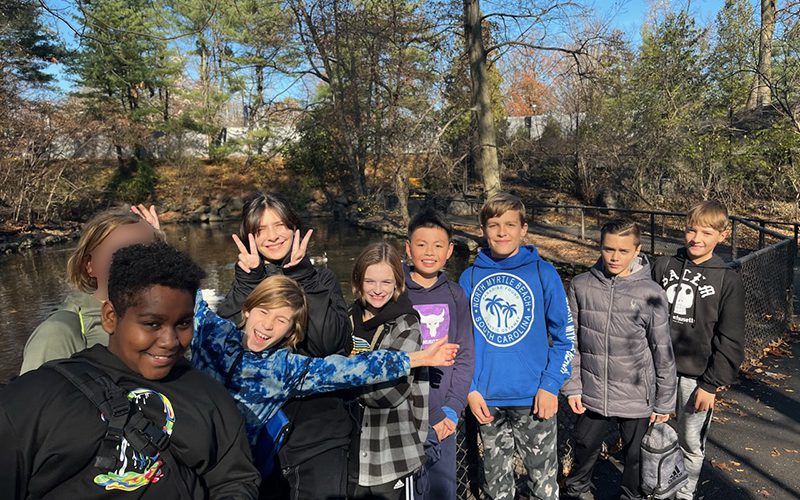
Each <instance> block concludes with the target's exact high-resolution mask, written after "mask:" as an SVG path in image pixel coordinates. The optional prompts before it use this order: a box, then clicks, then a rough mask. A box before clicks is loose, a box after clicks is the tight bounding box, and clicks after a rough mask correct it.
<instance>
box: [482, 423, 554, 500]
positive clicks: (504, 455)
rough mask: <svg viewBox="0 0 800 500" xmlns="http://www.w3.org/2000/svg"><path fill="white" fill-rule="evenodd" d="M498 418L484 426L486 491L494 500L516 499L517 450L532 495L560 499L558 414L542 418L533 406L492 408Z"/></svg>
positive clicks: (539, 497) (549, 499) (548, 499)
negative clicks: (533, 411)
mask: <svg viewBox="0 0 800 500" xmlns="http://www.w3.org/2000/svg"><path fill="white" fill-rule="evenodd" d="M490 411H491V413H492V416H494V421H492V423H491V424H488V425H481V426H480V431H481V440H482V441H483V468H484V473H485V476H486V477H485V481H486V484H484V487H483V490H484V492H485V493H486V494H487V495H488V496H489V497H490V498H492V499H494V500H514V493H515V484H514V466H513V465H512V459H513V456H514V451H515V450H516V451H517V453H519V455H520V457H522V462H523V464H524V465H525V470H526V471H527V473H528V488H529V489H530V491H531V493H532V495H533V496H532V497H531V498H537V499H541V500H551V499H557V498H558V483H557V482H556V479H557V475H558V454H557V453H556V417H553V418H551V419H550V420H544V421H542V420H538V419H537V418H535V417H534V416H533V415H531V410H530V408H490Z"/></svg>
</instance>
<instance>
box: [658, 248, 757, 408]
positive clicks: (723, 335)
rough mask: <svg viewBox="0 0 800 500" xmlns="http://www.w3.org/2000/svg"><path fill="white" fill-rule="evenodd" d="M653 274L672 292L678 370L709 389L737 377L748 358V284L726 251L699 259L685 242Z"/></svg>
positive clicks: (672, 323) (713, 390) (660, 261)
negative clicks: (725, 255)
mask: <svg viewBox="0 0 800 500" xmlns="http://www.w3.org/2000/svg"><path fill="white" fill-rule="evenodd" d="M653 279H655V280H656V282H657V283H658V284H660V285H661V287H662V288H664V290H666V292H667V298H668V299H669V304H670V333H671V336H672V347H673V350H674V352H675V365H676V368H677V372H678V375H681V376H686V377H691V378H696V379H697V383H698V385H699V386H700V387H701V388H702V389H703V390H705V391H707V392H711V393H713V392H715V391H716V390H717V388H719V387H722V386H725V385H729V384H731V383H732V382H733V381H734V380H736V376H737V373H738V372H739V365H741V363H742V361H743V360H744V298H745V297H744V287H743V286H742V279H741V277H740V276H739V273H737V272H736V271H735V270H734V269H733V268H731V267H730V265H728V264H727V263H726V262H725V261H723V260H722V259H721V258H720V257H718V256H716V255H713V256H712V257H711V258H710V259H709V260H707V261H705V262H703V263H701V264H699V265H695V264H694V263H693V262H692V261H691V260H690V259H689V258H688V257H687V255H686V249H685V248H681V249H680V250H678V252H677V253H676V255H674V256H671V257H670V256H664V257H661V258H659V259H658V260H657V261H656V263H655V265H654V266H653Z"/></svg>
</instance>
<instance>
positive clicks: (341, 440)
mask: <svg viewBox="0 0 800 500" xmlns="http://www.w3.org/2000/svg"><path fill="white" fill-rule="evenodd" d="M288 258H289V256H288V255H287V257H286V259H287V260H288ZM277 274H283V275H286V276H288V277H290V278H292V279H294V280H295V281H297V282H298V283H299V284H300V286H301V287H303V290H304V291H305V292H306V297H307V298H308V329H307V330H306V334H305V338H304V339H303V341H302V342H300V344H298V346H297V352H298V353H300V354H302V355H304V356H311V357H315V358H322V357H325V356H330V355H331V354H341V355H347V354H349V353H350V347H351V343H352V335H351V332H352V327H351V323H350V316H349V315H348V311H347V304H345V302H344V298H343V297H342V289H341V287H340V286H339V281H338V280H337V279H336V275H335V274H333V272H332V271H331V270H330V269H327V268H316V267H314V265H313V264H311V260H310V259H309V258H308V257H305V258H303V260H302V261H300V263H299V264H297V265H296V266H294V267H290V268H288V269H285V268H283V267H282V266H279V265H276V264H275V263H273V262H270V261H267V260H264V259H263V257H262V265H261V266H259V267H257V268H255V269H252V270H251V271H250V272H249V273H246V272H244V271H242V269H241V268H240V267H239V266H236V272H235V276H234V281H233V286H232V287H231V289H230V291H229V292H228V294H227V295H226V296H225V299H223V301H222V302H221V303H220V305H219V306H218V307H217V314H219V315H220V316H221V317H223V318H226V319H231V320H233V321H237V322H238V321H240V319H241V312H242V304H244V301H245V299H246V298H247V296H248V295H249V294H250V292H252V291H253V289H254V288H255V287H256V286H258V284H259V283H261V282H262V281H264V280H265V279H266V278H267V277H269V276H273V275H277ZM283 411H284V412H285V413H286V415H287V416H288V417H289V419H290V420H291V422H292V431H291V432H290V433H289V436H288V438H287V440H286V443H284V445H283V447H282V448H281V451H280V461H281V466H283V467H291V466H295V465H298V464H301V463H303V462H305V461H306V460H308V459H310V458H313V457H315V456H317V455H319V454H320V453H323V452H326V451H328V450H332V449H334V448H339V447H346V446H348V445H349V443H350V432H351V430H352V422H351V420H350V416H349V413H348V412H347V409H346V408H345V406H344V401H343V399H342V397H341V396H340V395H338V394H336V393H333V394H320V395H317V396H310V397H307V398H302V399H293V400H291V401H289V402H288V403H286V405H284V407H283Z"/></svg>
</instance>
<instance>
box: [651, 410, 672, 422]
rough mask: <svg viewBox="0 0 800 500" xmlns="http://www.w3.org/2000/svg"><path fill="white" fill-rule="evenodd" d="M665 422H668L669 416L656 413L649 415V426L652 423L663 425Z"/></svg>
mask: <svg viewBox="0 0 800 500" xmlns="http://www.w3.org/2000/svg"><path fill="white" fill-rule="evenodd" d="M667 420H669V415H662V414H660V413H656V412H653V414H652V415H650V423H651V424H652V423H653V422H656V423H659V424H663V423H664V422H666V421H667Z"/></svg>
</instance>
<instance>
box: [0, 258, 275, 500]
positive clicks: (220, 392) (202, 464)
mask: <svg viewBox="0 0 800 500" xmlns="http://www.w3.org/2000/svg"><path fill="white" fill-rule="evenodd" d="M202 275H203V272H202V270H201V269H200V268H198V267H197V266H196V265H195V264H194V263H193V262H192V261H191V260H190V259H189V258H188V257H187V256H185V255H184V254H181V253H180V252H179V251H177V250H175V249H174V248H172V247H169V246H167V245H166V244H163V243H160V244H154V245H134V246H131V247H127V248H123V249H122V250H119V251H117V252H116V253H115V254H114V257H113V261H112V264H111V271H110V277H109V285H108V296H109V300H108V301H106V302H104V303H103V306H102V311H101V320H102V323H103V328H104V329H105V330H106V331H107V332H108V333H109V342H108V347H107V348H106V347H104V346H100V345H97V346H94V347H92V348H90V349H88V350H85V351H82V352H79V353H77V354H75V355H73V357H72V358H70V359H68V360H61V361H58V362H56V363H59V364H60V365H71V367H72V368H73V369H72V370H68V372H69V373H72V375H73V376H75V374H76V373H80V374H82V375H96V377H90V381H87V382H85V383H84V387H90V388H91V387H94V388H97V387H105V388H106V389H105V390H98V391H94V392H92V394H94V395H97V394H102V393H103V392H105V393H106V394H109V393H111V392H116V391H119V394H118V395H117V398H116V399H115V400H114V401H116V403H117V404H114V405H112V409H113V412H111V411H110V412H106V411H104V412H103V415H101V413H100V410H99V409H98V407H97V406H96V405H95V403H93V402H92V401H91V400H90V399H89V397H88V396H87V395H86V394H85V393H83V392H82V391H81V390H80V389H79V388H78V386H77V385H74V384H73V382H71V381H70V380H68V379H67V378H66V376H65V375H64V374H62V373H59V371H57V369H56V368H55V367H53V366H50V365H49V364H48V365H45V366H43V367H41V368H39V369H37V370H34V371H31V372H29V373H26V374H25V375H22V376H21V377H19V378H18V379H16V380H15V381H14V382H12V383H11V384H9V385H8V386H7V387H6V388H4V389H3V390H2V391H0V443H2V446H0V491H2V492H3V498H9V499H19V500H21V499H26V498H37V499H61V498H80V499H113V498H120V499H122V498H124V499H126V500H133V499H143V500H144V499H154V500H155V499H159V500H160V499H165V498H170V499H180V500H190V499H191V500H201V499H209V498H213V499H255V498H257V496H258V485H259V482H260V476H259V473H258V471H257V470H256V468H255V466H254V465H253V464H252V458H251V454H250V446H249V444H248V442H247V436H246V434H245V431H244V424H243V420H242V416H241V414H240V413H239V410H238V409H237V407H236V405H235V403H234V401H233V399H232V398H231V397H230V395H229V394H228V393H227V391H226V390H225V388H224V387H223V386H222V385H221V384H219V383H218V382H216V381H214V380H213V379H211V378H210V377H209V376H207V375H205V374H204V373H201V372H199V371H197V370H194V369H192V368H191V366H190V365H189V363H188V362H187V361H186V360H185V359H184V358H183V353H184V351H185V350H186V347H187V346H188V345H189V342H190V341H191V339H192V331H193V315H194V314H193V313H194V297H195V291H196V289H197V288H198V287H199V285H200V278H201V277H202ZM62 368H63V366H62ZM101 380H102V381H103V382H104V383H107V384H108V385H103V386H97V385H96V384H95V383H93V382H91V381H94V382H96V383H99V382H98V381H101ZM111 386H116V388H113V387H111ZM109 387H111V389H108V388H109ZM120 388H121V390H120ZM100 399H103V398H102V396H101V398H100ZM120 402H121V403H124V404H119V403H120ZM106 413H108V415H106ZM118 415H122V416H124V418H123V420H127V422H128V423H127V424H125V427H124V430H125V432H124V434H123V435H119V434H122V433H119V434H117V433H114V432H111V431H112V430H113V427H112V423H113V422H114V421H115V420H116V417H117V416H118ZM134 419H138V420H134ZM134 421H138V422H140V423H142V424H143V425H142V426H137V427H135V428H133V427H131V425H132V424H133V422H134ZM147 421H149V424H150V425H149V427H148V423H147ZM129 424H131V425H129ZM131 430H134V431H139V430H142V431H146V433H147V436H148V437H151V436H152V437H157V439H155V441H156V442H157V446H155V447H152V446H148V447H142V446H138V445H137V444H136V443H137V442H139V443H141V441H140V438H141V437H142V435H143V434H142V435H137V434H136V433H135V432H134V433H131ZM149 443H150V444H151V445H152V444H153V443H154V441H152V440H151V441H149Z"/></svg>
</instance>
